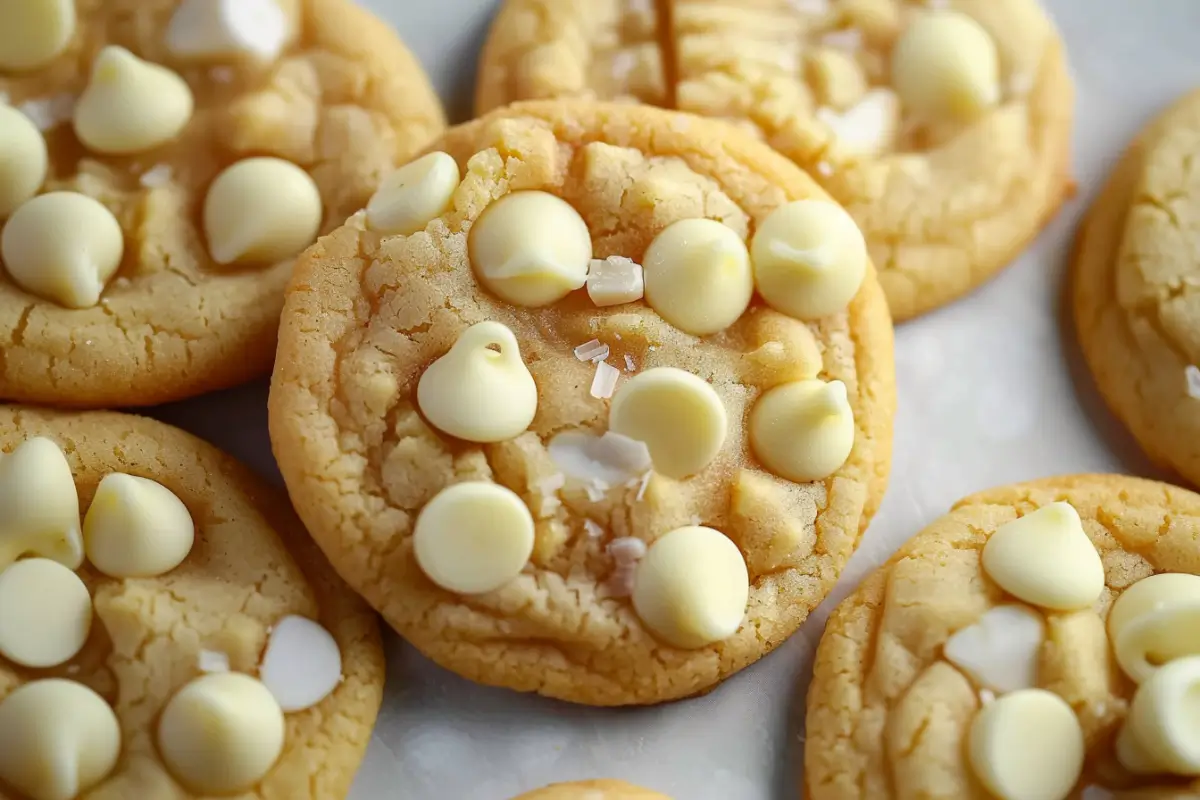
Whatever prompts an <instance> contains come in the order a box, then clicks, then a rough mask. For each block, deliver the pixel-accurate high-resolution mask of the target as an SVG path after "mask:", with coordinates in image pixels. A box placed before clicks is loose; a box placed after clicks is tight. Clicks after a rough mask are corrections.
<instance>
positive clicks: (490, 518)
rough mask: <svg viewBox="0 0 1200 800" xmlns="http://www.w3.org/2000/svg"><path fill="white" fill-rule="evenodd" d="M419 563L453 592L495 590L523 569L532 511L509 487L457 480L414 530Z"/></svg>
mask: <svg viewBox="0 0 1200 800" xmlns="http://www.w3.org/2000/svg"><path fill="white" fill-rule="evenodd" d="M413 552H414V554H415V556H416V559H417V564H418V565H419V566H420V567H421V571H422V572H424V573H425V574H426V575H427V576H428V577H429V579H430V580H431V581H433V582H434V583H436V584H437V585H438V586H440V587H442V588H443V589H445V590H447V591H450V592H455V593H457V594H482V593H484V592H490V591H493V590H494V589H499V588H500V587H501V586H503V585H504V584H506V583H508V582H509V581H511V580H512V579H513V578H515V577H517V576H518V575H520V574H521V570H522V569H524V567H525V564H526V562H528V561H529V556H530V554H532V553H533V516H532V515H531V514H530V513H529V509H528V508H526V507H525V503H523V502H522V501H521V498H520V497H518V496H517V495H516V494H515V493H513V492H512V491H511V490H509V489H506V488H504V487H503V486H497V485H496V484H494V483H484V482H481V481H472V482H467V483H457V484H454V485H453V486H450V487H448V488H446V489H443V490H442V491H441V492H439V493H438V494H437V496H435V497H434V498H433V499H432V500H430V501H429V503H428V504H427V505H426V506H425V508H423V509H421V513H420V515H418V516H417V523H416V526H415V527H414V529H413Z"/></svg>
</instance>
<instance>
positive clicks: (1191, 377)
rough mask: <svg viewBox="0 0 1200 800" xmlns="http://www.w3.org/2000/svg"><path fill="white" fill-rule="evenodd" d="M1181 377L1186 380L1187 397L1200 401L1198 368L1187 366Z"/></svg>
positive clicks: (1199, 369)
mask: <svg viewBox="0 0 1200 800" xmlns="http://www.w3.org/2000/svg"><path fill="white" fill-rule="evenodd" d="M1183 376H1184V377H1185V378H1186V379H1187V393H1188V397H1190V398H1192V399H1193V400H1200V367H1196V366H1194V365H1192V364H1188V365H1187V366H1186V367H1184V370H1183Z"/></svg>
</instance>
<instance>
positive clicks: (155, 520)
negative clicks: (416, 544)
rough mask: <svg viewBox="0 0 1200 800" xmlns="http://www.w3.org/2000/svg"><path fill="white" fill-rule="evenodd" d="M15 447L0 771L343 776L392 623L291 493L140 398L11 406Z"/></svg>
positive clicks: (262, 784)
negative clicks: (297, 511) (105, 405)
mask: <svg viewBox="0 0 1200 800" xmlns="http://www.w3.org/2000/svg"><path fill="white" fill-rule="evenodd" d="M60 448H61V449H60ZM0 451H2V452H0V782H2V783H3V784H4V785H5V786H6V787H9V788H11V789H15V790H17V791H18V793H19V794H20V796H21V797H25V798H29V800H51V799H52V798H64V797H76V796H83V795H86V796H87V797H88V798H95V799H96V800H126V799H127V798H133V797H137V798H145V800H157V799H158V798H190V797H196V798H199V797H210V796H214V795H220V796H226V795H237V796H238V797H244V798H268V797H272V798H274V797H287V798H297V799H299V798H311V799H312V800H327V799H328V798H339V797H345V796H346V795H347V793H348V792H349V790H350V784H351V782H352V780H353V778H354V774H355V771H356V770H357V769H358V765H359V763H360V762H361V760H362V758H363V755H364V753H365V751H366V748H367V742H368V740H369V738H370V735H371V729H372V727H373V725H374V722H375V716H376V714H377V712H378V710H379V705H380V702H381V700H382V694H383V680H384V663H383V652H382V649H381V645H380V640H379V631H378V628H377V627H376V624H375V620H374V616H373V615H372V614H371V613H370V610H369V609H368V608H367V607H366V606H365V605H364V604H363V603H362V602H361V601H360V600H359V599H358V598H357V597H355V595H354V594H353V593H352V592H351V591H350V590H349V589H348V588H347V587H346V586H345V584H343V583H342V582H341V581H340V580H338V579H337V577H336V576H335V575H334V574H333V571H332V570H331V569H330V568H329V566H328V564H327V562H326V561H325V559H324V558H323V557H322V556H321V553H320V551H319V550H318V549H317V548H316V547H315V546H314V545H313V544H312V542H311V541H310V540H309V538H308V536H307V535H306V533H305V531H304V529H303V527H301V525H300V522H299V521H298V520H297V519H296V518H295V516H294V514H293V513H292V512H291V510H290V509H289V508H288V507H287V504H286V502H285V501H284V500H283V499H282V498H280V497H278V496H277V495H276V494H275V493H274V492H272V491H271V490H269V489H267V488H266V487H264V486H263V485H262V484H261V483H260V482H259V481H258V479H256V478H255V477H254V476H253V475H251V474H250V473H249V471H248V470H246V469H245V468H243V467H241V466H240V465H238V464H237V463H235V462H234V461H232V460H231V459H229V458H228V457H227V456H225V455H223V454H222V453H220V452H219V451H217V450H216V449H214V448H213V447H211V446H209V445H207V444H205V443H204V442H201V441H200V440H198V439H195V438H193V437H192V436H189V435H187V434H185V433H183V432H182V431H179V430H176V429H175V428H171V427H169V426H167V425H163V424H162V423H158V422H154V421H152V420H148V419H143V418H140V417H134V416H127V415H121V414H111V413H90V414H59V413H52V412H45V411H37V410H33V409H29V408H22V407H19V406H7V407H2V408H0ZM285 545H286V546H285ZM18 557H20V558H19V559H18Z"/></svg>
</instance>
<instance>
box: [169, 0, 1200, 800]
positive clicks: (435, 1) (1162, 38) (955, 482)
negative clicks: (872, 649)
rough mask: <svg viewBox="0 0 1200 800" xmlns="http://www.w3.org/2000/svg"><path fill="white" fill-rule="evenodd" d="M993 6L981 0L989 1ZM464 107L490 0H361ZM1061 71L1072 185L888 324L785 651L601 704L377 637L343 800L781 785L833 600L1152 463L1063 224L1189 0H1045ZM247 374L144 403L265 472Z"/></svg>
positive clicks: (1152, 75)
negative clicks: (874, 498) (1003, 265)
mask: <svg viewBox="0 0 1200 800" xmlns="http://www.w3.org/2000/svg"><path fill="white" fill-rule="evenodd" d="M1003 1H1004V0H996V2H1003ZM366 5H368V6H370V7H371V8H373V9H374V10H375V11H376V12H378V13H379V14H380V15H381V16H383V17H385V18H386V19H388V20H389V21H390V22H391V23H393V24H394V25H395V26H396V27H397V28H398V29H399V30H400V32H401V34H402V35H403V37H404V38H405V40H406V41H407V42H408V43H409V45H410V46H411V47H412V49H413V50H414V51H416V53H417V55H418V56H419V57H420V59H421V61H422V62H423V63H424V64H425V66H426V68H427V69H428V70H429V71H430V73H431V75H432V76H433V80H434V83H435V84H436V86H437V88H438V90H439V92H440V93H441V94H442V97H443V98H444V99H445V100H446V102H447V104H448V107H449V109H450V113H451V115H452V117H453V118H454V119H455V120H461V119H463V118H465V117H466V115H467V114H469V112H470V97H471V85H472V82H473V79H474V71H475V61H476V54H477V50H478V47H479V43H480V41H481V40H482V37H483V34H484V32H485V30H486V27H487V23H488V20H489V19H490V17H491V14H492V11H493V5H494V3H493V2H492V0H368V2H366ZM1048 5H1049V7H1050V9H1051V11H1052V13H1053V16H1054V17H1055V19H1056V20H1057V22H1058V24H1059V26H1060V28H1061V29H1062V31H1063V33H1064V35H1065V37H1066V39H1067V42H1068V46H1069V50H1070V53H1071V61H1072V65H1073V70H1074V73H1075V76H1076V78H1077V81H1078V87H1079V98H1078V107H1077V127H1076V134H1075V154H1074V161H1075V174H1076V176H1077V178H1078V180H1079V193H1078V195H1077V197H1076V198H1075V199H1074V200H1073V201H1072V202H1070V203H1069V204H1068V205H1067V206H1066V207H1065V208H1064V209H1063V211H1062V213H1061V215H1060V216H1059V217H1058V219H1057V220H1056V221H1055V222H1054V223H1053V224H1052V225H1051V226H1050V227H1049V228H1048V229H1047V231H1046V232H1045V234H1044V235H1043V236H1042V237H1041V239H1040V240H1039V241H1038V242H1037V244H1036V246H1034V247H1033V248H1032V249H1031V250H1030V251H1029V252H1027V253H1026V254H1025V256H1024V257H1023V258H1021V259H1020V261H1019V262H1017V263H1016V264H1015V265H1013V266H1012V267H1011V268H1010V269H1009V270H1007V271H1006V272H1005V273H1003V274H1002V275H1001V276H1000V277H998V278H997V279H996V280H994V281H992V282H991V283H990V284H989V285H988V286H986V287H984V288H983V289H981V290H979V291H977V292H975V293H974V294H973V295H971V296H970V297H969V298H967V299H965V300H963V301H961V302H959V303H957V304H955V305H953V306H951V307H949V308H946V309H943V310H942V311H939V312H937V313H934V314H931V315H929V316H927V317H924V318H922V319H920V320H918V321H916V322H913V323H909V324H907V325H904V326H903V327H902V328H900V329H899V330H898V331H897V337H896V344H897V353H896V367H897V371H898V376H897V377H898V382H899V398H900V402H899V416H898V417H897V427H896V448H895V452H896V455H895V462H894V464H893V467H892V482H891V487H890V490H889V492H888V495H887V499H886V501H885V502H884V504H883V508H882V510H881V511H880V513H879V515H878V517H877V518H876V520H875V522H874V524H873V525H872V527H871V529H870V530H869V531H868V532H867V535H866V539H865V541H864V544H863V546H862V549H861V550H860V552H859V553H858V554H857V555H856V556H855V558H854V560H853V562H852V563H851V566H850V568H849V570H848V571H847V573H846V575H845V576H844V578H843V580H842V582H841V584H840V585H839V587H838V589H837V590H836V591H835V593H834V595H833V597H832V598H831V599H830V601H829V602H827V603H826V604H825V605H824V606H823V607H822V608H821V609H819V610H818V611H817V612H816V613H815V614H814V615H813V617H812V618H811V619H810V620H809V621H808V623H807V624H806V625H805V626H804V627H803V629H802V630H801V631H800V632H799V633H798V634H797V635H796V636H794V637H793V638H792V639H791V640H790V641H789V642H788V643H787V644H786V645H785V646H783V647H781V648H780V649H779V650H778V651H776V652H775V653H774V654H772V655H770V656H768V657H767V658H765V659H764V660H763V661H761V662H760V663H758V664H757V665H755V666H753V667H751V668H750V669H747V670H745V671H744V672H742V673H740V674H738V675H736V676H734V677H733V678H732V679H730V680H729V681H727V682H726V683H725V684H723V685H722V686H721V687H720V688H719V689H718V690H717V691H715V692H713V693H711V694H710V695H708V696H706V697H703V698H700V699H696V700H689V701H685V702H681V703H675V704H672V705H668V706H662V707H658V708H649V709H627V710H603V709H588V708H580V707H574V706H569V705H566V704H563V703H558V702H552V701H549V700H544V699H542V698H538V697H526V696H521V695H517V694H514V693H511V692H507V691H501V690H497V689H489V688H484V687H480V686H476V685H474V684H471V683H469V682H467V681H464V680H461V679H459V678H457V677H455V676H453V675H451V674H449V673H447V672H444V671H443V670H441V669H438V668H437V667H435V666H433V665H432V664H430V663H429V662H427V661H426V660H424V659H423V658H422V657H421V656H419V655H418V654H417V653H416V652H415V651H414V650H413V649H412V648H410V647H408V646H407V645H405V644H403V643H402V642H400V641H399V639H397V638H396V637H395V636H391V637H390V638H389V641H388V656H389V672H388V687H387V696H386V699H385V702H384V708H383V711H382V713H381V715H380V720H379V726H378V729H377V732H376V735H375V738H374V740H373V742H372V746H371V750H370V753H369V755H368V758H367V761H366V763H365V764H364V766H363V769H362V772H361V773H360V776H359V780H358V783H357V786H356V789H355V792H354V794H353V798H354V800H376V798H389V799H392V798H394V799H395V800H506V799H507V798H510V797H511V796H512V795H514V794H516V793H518V792H520V791H526V790H529V789H533V788H536V787H538V786H541V785H543V784H546V783H550V782H553V781H561V780H574V779H580V778H588V777H619V778H624V779H626V780H629V781H632V782H634V783H638V784H642V785H645V786H647V787H650V788H654V789H658V790H660V791H662V792H664V793H667V794H669V795H672V796H673V797H676V798H678V800H768V799H770V800H783V798H793V797H795V796H796V789H795V786H796V775H797V769H798V765H799V758H798V752H799V747H798V744H799V741H800V737H801V736H802V732H801V730H800V728H799V726H798V725H797V721H798V720H799V719H801V718H802V713H801V712H802V707H801V706H800V703H799V700H800V697H801V695H802V689H803V685H804V684H805V683H806V681H807V675H808V672H809V669H810V667H811V658H812V648H813V644H814V643H815V642H816V640H817V639H818V638H819V637H820V633H821V629H822V626H823V625H824V622H825V619H826V617H827V615H828V613H829V610H830V608H831V607H832V604H833V603H835V602H836V601H837V600H838V599H840V598H842V597H844V596H845V595H846V593H847V592H849V591H850V589H851V588H852V587H853V586H854V585H855V584H856V583H857V582H858V581H859V580H861V578H862V577H863V575H864V574H865V573H866V572H867V571H869V570H870V569H871V568H872V567H873V566H874V565H876V564H878V563H880V562H881V561H882V560H884V559H885V558H886V557H887V556H888V555H889V554H890V553H891V552H892V551H893V550H894V549H895V548H896V547H897V546H898V545H899V544H900V543H901V542H903V541H904V540H905V539H907V538H908V537H909V536H911V535H913V534H914V533H916V532H917V531H918V530H919V529H920V528H921V527H922V526H924V525H925V524H927V523H928V522H930V521H932V520H933V519H934V518H936V517H937V516H939V515H941V514H942V513H944V512H945V511H946V510H947V508H948V507H949V505H950V504H951V503H953V502H954V501H955V500H957V499H958V498H960V497H962V496H963V495H965V494H968V493H970V492H973V491H976V490H980V489H985V488H987V487H990V486H994V485H998V484H1004V483H1011V482H1015V481H1021V480H1025V479H1029V478H1035V477H1039V476H1045V475H1054V474H1061V473H1071V472H1084V471H1123V472H1132V473H1135V474H1145V475H1152V476H1153V475H1154V473H1153V472H1152V471H1151V470H1150V469H1149V467H1148V466H1147V465H1146V463H1145V461H1144V459H1142V457H1141V456H1140V455H1139V454H1138V453H1137V450H1136V448H1135V447H1134V446H1133V445H1132V444H1131V442H1130V440H1129V438H1128V437H1127V435H1125V434H1124V432H1122V431H1121V430H1119V429H1118V428H1117V427H1116V425H1115V423H1114V422H1113V421H1112V419H1111V418H1109V417H1108V415H1107V414H1106V412H1105V411H1104V410H1103V408H1102V405H1101V403H1100V401H1099V398H1098V397H1097V395H1096V392H1095V390H1094V388H1093V387H1092V385H1091V381H1090V378H1089V377H1088V375H1087V373H1086V371H1085V370H1084V369H1083V368H1082V367H1081V365H1080V362H1079V358H1078V354H1077V352H1076V346H1075V344H1074V341H1073V334H1072V331H1071V329H1070V327H1069V325H1068V322H1067V321H1066V320H1065V319H1064V315H1063V314H1062V313H1060V312H1061V309H1062V308H1063V299H1062V285H1063V276H1064V267H1065V261H1066V259H1067V256H1068V253H1069V248H1070V245H1071V239H1072V235H1073V231H1074V229H1075V227H1076V225H1077V223H1078V221H1079V218H1080V216H1081V214H1082V213H1083V212H1084V211H1085V210H1086V207H1087V205H1088V203H1089V202H1090V200H1091V198H1092V196H1093V195H1094V194H1095V193H1096V191H1097V189H1098V188H1099V183H1100V181H1102V180H1103V178H1104V176H1105V174H1106V173H1107V171H1108V169H1109V168H1110V166H1111V165H1112V164H1113V162H1114V160H1115V159H1116V158H1117V157H1118V156H1119V155H1120V153H1121V151H1122V149H1123V148H1124V147H1125V145H1126V143H1127V142H1128V141H1129V139H1130V137H1132V136H1133V135H1134V134H1135V133H1136V131H1137V130H1138V129H1139V128H1140V127H1141V126H1142V125H1143V124H1144V123H1145V122H1146V121H1147V120H1148V119H1149V118H1150V117H1152V116H1153V115H1154V114H1155V112H1157V111H1158V110H1159V109H1161V108H1162V107H1163V106H1164V105H1166V104H1167V103H1169V102H1170V101H1171V100H1172V99H1174V98H1175V97H1177V96H1178V95H1179V94H1181V93H1183V92H1184V91H1186V90H1188V89H1190V88H1192V87H1193V86H1195V85H1197V84H1200V39H1198V38H1197V31H1200V2H1197V0H1050V1H1049V3H1048ZM265 398H266V388H265V384H260V385H255V386H250V387H245V388H243V389H239V390H235V391H231V392H226V393H222V394H218V395H211V396H207V397H203V398H199V399H197V400H194V401H191V402H188V403H184V404H180V405H176V406H171V407H167V408H163V409H159V410H158V411H157V412H156V413H157V415H158V416H160V417H162V418H163V419H166V420H168V421H172V422H175V423H176V424H179V425H181V426H183V427H185V428H188V429H190V430H192V431H193V432H195V433H198V434H199V435H201V436H203V437H205V438H207V439H209V440H211V441H213V442H215V443H217V444H218V445H221V446H223V447H224V448H226V449H227V450H229V451H230V452H232V453H233V454H235V455H236V456H238V457H240V458H242V459H243V460H245V461H248V462H249V463H250V464H252V465H253V466H255V467H256V468H257V469H259V470H260V471H261V472H263V473H264V474H267V475H269V476H271V477H272V478H273V479H275V480H278V476H277V473H276V471H275V466H274V463H273V462H272V461H271V457H270V449H269V444H268V441H267V433H266V411H265Z"/></svg>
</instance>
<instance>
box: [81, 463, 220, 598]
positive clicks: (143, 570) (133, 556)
mask: <svg viewBox="0 0 1200 800" xmlns="http://www.w3.org/2000/svg"><path fill="white" fill-rule="evenodd" d="M195 537H196V526H195V523H193V522H192V515H191V513H189V512H188V509H187V506H185V505H184V504H183V501H182V500H180V499H179V497H178V496H177V495H176V494H175V493H174V492H172V491H171V490H170V489H168V488H167V487H165V486H163V485H162V484H161V483H157V482H155V481H152V480H150V479H149V478H139V477H137V476H134V475H123V474H120V473H114V474H112V475H106V476H105V477H104V479H103V480H101V481H100V485H99V486H98V487H96V494H95V495H94V496H93V497H92V504H91V505H90V506H89V507H88V511H87V515H86V516H85V517H84V520H83V541H84V547H85V548H86V550H87V557H88V561H90V562H91V563H92V566H94V567H95V568H96V569H98V570H100V571H101V572H103V573H104V574H105V575H110V576H112V577H114V578H153V577H156V576H158V575H163V574H165V573H167V572H170V571H171V570H173V569H175V568H176V567H177V566H179V565H180V564H182V563H183V560H184V559H185V558H187V556H188V553H190V552H191V550H192V544H193V543H194V542H195Z"/></svg>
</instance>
